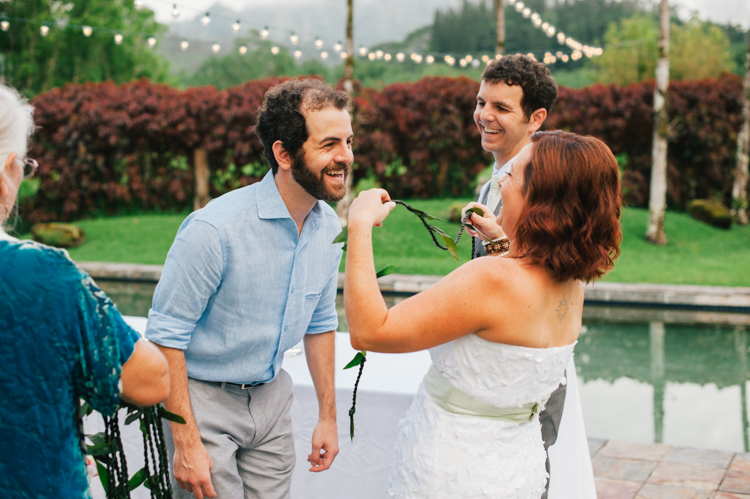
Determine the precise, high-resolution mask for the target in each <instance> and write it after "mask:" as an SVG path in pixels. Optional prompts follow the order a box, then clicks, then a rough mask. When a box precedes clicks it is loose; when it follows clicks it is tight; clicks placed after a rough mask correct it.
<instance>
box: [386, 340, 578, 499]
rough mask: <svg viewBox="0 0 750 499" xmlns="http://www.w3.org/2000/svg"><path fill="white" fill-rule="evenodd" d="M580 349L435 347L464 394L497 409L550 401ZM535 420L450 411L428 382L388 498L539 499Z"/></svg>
mask: <svg viewBox="0 0 750 499" xmlns="http://www.w3.org/2000/svg"><path fill="white" fill-rule="evenodd" d="M574 346H575V343H573V344H571V345H566V346H562V347H555V348H527V347H520V346H514V345H504V344H501V343H493V342H489V341H486V340H483V339H481V338H480V337H478V336H476V335H474V334H469V335H467V336H464V337H461V338H459V339H457V340H455V341H452V342H450V343H446V344H444V345H440V346H437V347H435V348H431V349H430V356H431V357H432V363H433V364H435V367H437V368H438V370H439V371H440V372H442V373H443V375H444V376H445V377H446V378H447V379H448V380H450V382H451V383H452V384H453V385H454V386H455V387H456V388H458V389H459V390H461V391H463V392H464V393H466V394H468V395H470V396H471V397H474V398H475V399H477V400H479V401H482V402H485V403H488V404H491V405H494V406H497V407H520V406H522V405H525V404H530V403H536V402H541V401H543V400H546V399H547V398H549V396H550V395H551V394H552V392H553V391H554V390H555V389H556V388H557V387H558V385H559V384H560V383H561V382H563V381H564V374H565V367H566V366H567V364H568V361H569V360H570V357H571V356H572V355H573V348H574ZM545 461H546V454H545V451H544V447H543V444H542V435H541V427H540V424H539V418H538V416H534V417H533V418H532V420H531V421H529V422H528V423H520V424H518V423H509V422H504V421H497V420H492V419H487V418H482V417H476V416H464V415H458V414H453V413H450V412H447V411H445V410H444V409H442V408H441V407H439V406H438V405H437V404H435V402H433V401H432V399H431V398H430V395H429V394H428V393H427V391H426V389H425V386H424V383H422V385H421V386H420V387H419V391H418V392H417V395H416V397H415V398H414V402H413V403H412V405H411V407H410V408H409V410H408V411H407V413H406V417H405V418H404V419H402V420H401V422H400V431H399V435H398V439H397V440H396V449H395V453H394V458H393V463H392V465H391V475H390V478H389V481H388V497H398V498H410V499H411V498H424V499H440V498H446V499H447V498H451V499H454V498H472V497H477V498H479V497H482V498H485V497H486V498H508V499H532V498H533V499H537V498H539V497H540V496H541V495H542V493H543V492H544V489H545V485H546V481H547V472H546V470H545Z"/></svg>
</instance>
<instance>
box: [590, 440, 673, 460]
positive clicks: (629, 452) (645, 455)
mask: <svg viewBox="0 0 750 499" xmlns="http://www.w3.org/2000/svg"><path fill="white" fill-rule="evenodd" d="M670 448H671V447H670V446H669V445H664V444H639V443H631V442H614V441H612V440H610V441H609V442H607V444H606V445H605V446H604V447H603V448H602V449H601V450H600V451H599V452H598V453H597V456H599V457H611V458H613V459H635V460H639V461H661V460H662V459H663V458H664V456H665V455H666V454H667V452H669V449H670Z"/></svg>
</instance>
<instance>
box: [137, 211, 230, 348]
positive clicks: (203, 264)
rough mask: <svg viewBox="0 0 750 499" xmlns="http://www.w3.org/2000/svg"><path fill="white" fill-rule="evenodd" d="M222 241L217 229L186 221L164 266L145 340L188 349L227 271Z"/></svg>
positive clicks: (204, 224)
mask: <svg viewBox="0 0 750 499" xmlns="http://www.w3.org/2000/svg"><path fill="white" fill-rule="evenodd" d="M223 254H224V252H223V248H222V241H221V238H220V236H219V233H218V231H217V230H216V228H215V227H213V226H212V225H210V224H209V223H206V222H205V221H202V220H191V219H188V220H186V221H185V223H184V224H183V226H182V227H181V229H180V231H179V233H178V234H177V237H176V238H175V241H174V243H173V244H172V248H171V249H170V250H169V254H168V255H167V261H166V262H165V264H164V270H163V272H162V278H161V279H160V280H159V284H158V285H157V286H156V291H155V293H154V300H153V303H152V308H151V310H149V312H148V323H147V325H146V338H148V339H149V340H150V341H153V342H154V343H156V344H158V345H161V346H164V347H168V348H175V349H179V350H185V349H186V348H187V346H188V343H189V342H190V339H191V336H192V334H193V331H194V330H195V326H196V324H197V323H198V321H199V320H200V319H201V317H202V315H203V313H204V312H205V310H206V306H207V304H208V302H209V300H210V299H211V297H212V296H213V295H214V294H215V293H216V290H217V289H218V287H219V285H220V283H221V278H222V275H223V272H224V259H223Z"/></svg>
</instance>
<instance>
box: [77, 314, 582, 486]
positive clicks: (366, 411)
mask: <svg viewBox="0 0 750 499" xmlns="http://www.w3.org/2000/svg"><path fill="white" fill-rule="evenodd" d="M127 320H128V322H129V323H130V324H131V325H132V326H133V327H134V328H136V329H137V330H139V331H143V330H144V329H145V319H142V318H131V317H128V318H127ZM355 354H356V351H355V350H353V349H352V347H351V345H350V344H349V336H348V335H347V334H343V333H339V334H337V335H336V405H337V415H338V427H339V448H340V451H339V455H338V457H337V458H336V460H335V462H334V464H333V466H332V467H331V469H329V470H327V471H324V472H321V473H311V472H309V471H308V469H309V468H310V466H309V464H308V463H307V456H308V454H310V450H311V447H310V446H311V444H310V441H311V438H312V432H313V429H314V428H315V424H316V422H317V419H318V403H317V399H316V396H315V390H314V388H313V384H312V379H311V377H310V373H309V371H308V370H307V363H306V361H305V356H304V354H301V355H297V356H294V357H288V358H286V359H285V360H284V364H283V368H284V369H285V370H286V371H287V372H288V373H289V374H290V375H291V376H292V379H293V380H294V403H293V405H292V420H293V425H294V436H295V445H296V451H297V466H296V468H295V471H294V475H293V477H292V497H293V498H294V499H304V498H320V497H326V498H331V499H335V498H342V499H343V498H352V497H356V498H358V499H367V498H382V497H384V496H385V490H386V489H385V485H386V481H387V478H388V473H389V471H390V465H391V453H392V451H393V446H394V444H395V441H396V435H397V433H398V421H399V420H400V419H401V418H402V417H403V416H404V414H405V412H406V410H407V408H408V407H409V405H410V404H411V401H412V398H413V396H414V394H415V393H416V391H417V388H418V387H419V384H420V382H421V381H422V377H423V376H424V373H425V372H427V368H428V367H429V365H430V356H429V354H428V353H427V352H426V351H422V352H415V353H409V354H396V355H394V354H378V353H372V352H371V353H368V354H367V363H366V365H365V369H364V373H363V375H362V379H361V381H360V385H359V392H358V395H357V412H356V415H355V426H356V432H355V438H354V440H353V441H351V440H350V439H349V408H350V407H351V403H352V389H353V387H354V382H355V380H356V377H357V368H352V369H349V370H346V371H344V370H343V367H344V366H345V365H346V364H347V363H348V362H349V361H350V360H351V359H352V358H353V357H354V355H355ZM94 424H95V423H93V422H92V423H91V425H92V427H91V429H90V428H89V427H88V426H87V428H86V431H87V433H91V432H92V430H94V429H95V427H94V426H93V425H94ZM123 439H124V444H125V449H126V454H127V457H128V465H129V471H130V473H131V474H132V473H134V472H135V471H137V470H138V469H139V468H140V467H141V466H142V464H143V452H142V450H140V449H141V436H140V431H138V429H137V428H136V426H135V424H134V425H131V426H130V427H125V429H124V430H123ZM170 458H171V456H170ZM550 459H551V463H552V464H551V465H552V478H551V481H550V495H549V497H550V499H588V498H596V492H595V489H594V476H593V471H592V468H591V460H590V458H589V451H588V444H587V441H586V432H585V430H584V426H583V416H582V413H581V403H580V397H579V394H578V383H577V378H576V375H575V367H574V366H573V362H572V361H571V363H570V365H569V366H568V391H567V396H566V401H565V411H564V413H563V419H562V421H561V424H560V433H559V435H558V439H557V443H556V444H555V445H553V446H552V447H550ZM94 481H96V480H94ZM92 491H93V492H94V498H95V499H97V498H101V497H103V494H102V493H101V486H100V485H99V484H98V483H92ZM141 492H145V491H141ZM134 497H136V498H140V497H143V498H146V497H148V495H147V494H138V495H135V494H134Z"/></svg>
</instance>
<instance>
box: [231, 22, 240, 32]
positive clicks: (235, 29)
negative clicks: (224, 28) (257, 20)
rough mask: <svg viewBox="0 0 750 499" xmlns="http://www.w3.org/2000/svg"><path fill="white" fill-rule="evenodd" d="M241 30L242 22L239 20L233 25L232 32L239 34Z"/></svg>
mask: <svg viewBox="0 0 750 499" xmlns="http://www.w3.org/2000/svg"><path fill="white" fill-rule="evenodd" d="M239 30H240V20H239V19H237V20H236V21H235V22H234V24H232V31H234V32H235V33H237V32H238V31H239Z"/></svg>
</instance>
